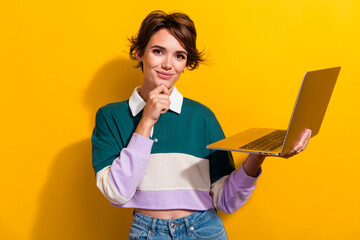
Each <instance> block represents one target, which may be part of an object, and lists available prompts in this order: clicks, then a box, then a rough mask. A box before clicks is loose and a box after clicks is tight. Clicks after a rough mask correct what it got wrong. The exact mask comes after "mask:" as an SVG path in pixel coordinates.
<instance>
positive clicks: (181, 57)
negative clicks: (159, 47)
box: [176, 54, 186, 59]
mask: <svg viewBox="0 0 360 240" xmlns="http://www.w3.org/2000/svg"><path fill="white" fill-rule="evenodd" d="M176 58H178V59H186V56H185V55H183V54H178V55H176Z"/></svg>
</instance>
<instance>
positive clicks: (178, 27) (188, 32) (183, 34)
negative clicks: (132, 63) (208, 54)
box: [129, 10, 205, 70]
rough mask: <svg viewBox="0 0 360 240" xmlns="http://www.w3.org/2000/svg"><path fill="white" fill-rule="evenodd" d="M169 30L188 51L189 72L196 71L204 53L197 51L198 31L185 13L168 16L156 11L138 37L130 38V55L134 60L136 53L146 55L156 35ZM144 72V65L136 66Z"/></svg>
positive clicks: (143, 25) (142, 27) (146, 21)
mask: <svg viewBox="0 0 360 240" xmlns="http://www.w3.org/2000/svg"><path fill="white" fill-rule="evenodd" d="M163 28H165V29H167V30H169V31H170V33H171V34H172V35H173V36H174V37H175V38H176V39H177V40H178V41H179V42H180V44H181V45H182V46H183V47H184V48H185V49H186V51H187V61H186V66H187V67H188V68H189V70H194V69H195V68H197V67H198V66H199V64H200V63H201V62H204V60H205V59H204V58H203V52H199V51H198V50H197V49H196V29H195V25H194V22H193V21H192V20H191V19H190V18H189V17H188V16H187V15H186V14H184V13H179V12H174V13H171V14H166V13H165V12H163V11H160V10H156V11H153V12H151V13H149V15H147V16H146V18H145V19H144V20H143V21H142V23H141V27H140V30H139V33H138V34H137V36H132V37H131V38H129V41H130V43H131V46H130V51H129V55H130V58H131V59H132V60H137V59H136V56H135V54H136V51H137V50H138V51H140V53H141V54H143V53H144V51H145V48H146V45H147V44H148V42H149V41H150V38H151V37H152V35H153V34H154V33H156V32H157V31H159V30H160V29H163ZM136 67H137V68H138V67H141V70H143V63H142V62H139V64H138V65H137V66H136Z"/></svg>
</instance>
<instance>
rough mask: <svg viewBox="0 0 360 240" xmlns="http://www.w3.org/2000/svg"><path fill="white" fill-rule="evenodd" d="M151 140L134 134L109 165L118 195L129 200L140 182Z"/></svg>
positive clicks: (148, 155)
mask: <svg viewBox="0 0 360 240" xmlns="http://www.w3.org/2000/svg"><path fill="white" fill-rule="evenodd" d="M152 144H153V140H151V139H149V138H146V137H144V136H141V135H138V134H136V133H134V134H133V136H132V137H131V139H130V142H129V144H128V146H127V147H126V148H123V149H122V150H121V152H120V156H119V157H117V158H116V159H115V160H114V162H113V163H112V165H111V169H110V173H109V176H110V179H111V181H112V183H113V184H114V186H115V187H116V189H117V190H118V192H119V194H120V195H121V196H123V197H124V198H127V199H129V198H131V197H132V195H133V194H134V192H135V190H136V187H137V186H138V185H139V183H140V182H141V180H142V178H143V176H144V174H145V171H146V167H147V165H148V163H149V159H150V153H151V148H152Z"/></svg>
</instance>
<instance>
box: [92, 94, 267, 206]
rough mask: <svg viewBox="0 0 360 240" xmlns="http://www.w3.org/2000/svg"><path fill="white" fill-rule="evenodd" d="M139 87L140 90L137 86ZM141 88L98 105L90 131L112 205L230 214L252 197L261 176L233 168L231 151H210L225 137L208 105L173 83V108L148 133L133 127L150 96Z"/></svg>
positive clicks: (97, 165)
mask: <svg viewBox="0 0 360 240" xmlns="http://www.w3.org/2000/svg"><path fill="white" fill-rule="evenodd" d="M137 89H138V88H137ZM137 89H135V90H134V93H133V95H132V96H131V98H130V99H129V100H126V101H123V102H118V103H111V104H108V105H106V106H103V107H101V108H100V109H99V110H98V112H97V114H96V122H95V128H94V131H93V135H92V139H91V140H92V146H93V147H92V157H93V161H92V162H93V167H94V170H95V173H96V181H97V186H98V188H99V189H100V191H101V192H102V193H103V194H104V195H105V197H106V198H107V199H108V200H109V201H110V202H111V204H113V205H115V206H120V207H125V208H142V209H162V210H165V209H190V210H207V209H209V208H214V207H215V208H217V209H219V210H222V211H224V212H227V213H232V212H234V211H236V210H237V209H238V208H240V207H241V206H242V205H243V204H244V203H245V202H246V201H247V200H248V199H249V197H250V195H251V194H252V192H253V190H254V188H255V186H256V180H257V178H258V176H259V175H260V173H261V170H260V172H259V174H258V176H257V177H255V178H254V177H250V176H248V175H247V174H246V173H245V171H244V169H243V166H241V167H240V168H239V169H238V170H235V167H234V162H233V158H232V155H231V153H229V152H225V151H218V150H210V149H207V148H206V146H207V145H208V144H210V143H213V142H216V141H219V140H221V139H223V138H224V134H223V131H222V130H221V127H220V125H219V123H218V121H217V120H216V117H215V115H214V114H213V113H212V112H211V110H210V109H209V108H207V107H206V106H204V105H202V104H200V103H198V102H196V101H193V100H190V99H188V98H184V97H183V96H182V95H181V94H180V93H179V92H178V91H177V89H176V88H174V90H173V92H172V94H171V95H170V100H171V105H170V110H169V111H168V112H166V113H165V114H162V115H161V116H160V118H159V120H158V121H157V123H156V124H155V126H154V128H153V129H152V132H151V137H150V139H149V138H146V137H143V136H141V135H138V134H135V133H134V131H135V129H136V127H137V125H138V123H139V121H140V119H141V116H142V110H143V108H144V106H145V102H144V101H143V100H142V99H141V97H140V96H139V94H138V91H137Z"/></svg>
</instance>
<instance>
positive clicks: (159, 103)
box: [135, 85, 170, 137]
mask: <svg viewBox="0 0 360 240" xmlns="http://www.w3.org/2000/svg"><path fill="white" fill-rule="evenodd" d="M169 95H170V91H169V89H167V88H166V87H165V86H164V85H160V86H158V87H156V88H155V89H153V90H152V91H151V92H150V93H149V96H148V98H147V101H146V106H145V109H144V112H143V115H142V117H141V120H140V122H139V124H138V126H137V128H136V130H135V133H137V134H140V135H143V136H145V137H149V136H150V132H151V128H152V127H153V126H154V125H155V123H156V122H157V121H158V120H159V118H160V114H164V113H166V112H167V111H168V110H169V108H170V98H169Z"/></svg>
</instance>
